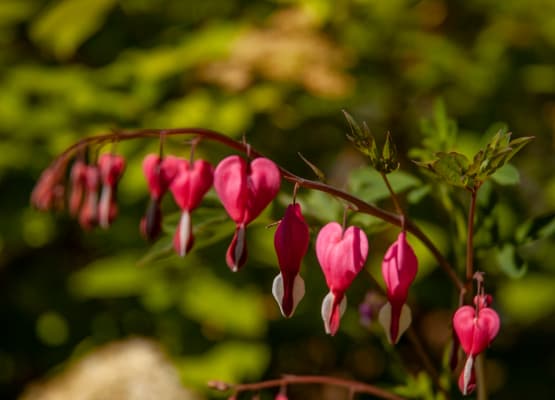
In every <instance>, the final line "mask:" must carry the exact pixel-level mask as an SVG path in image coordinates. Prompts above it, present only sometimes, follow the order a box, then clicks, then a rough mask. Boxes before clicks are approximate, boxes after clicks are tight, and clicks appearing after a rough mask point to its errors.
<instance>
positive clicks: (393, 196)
mask: <svg viewBox="0 0 555 400" xmlns="http://www.w3.org/2000/svg"><path fill="white" fill-rule="evenodd" d="M380 175H381V176H382V179H383V181H384V183H385V186H387V190H388V191H389V195H390V196H391V199H392V200H393V205H394V206H395V210H396V211H397V213H398V214H399V215H405V212H404V211H403V208H402V207H401V203H400V202H399V198H398V197H397V193H395V191H394V190H393V187H391V183H389V178H388V177H387V174H385V173H383V172H381V173H380ZM403 228H404V227H403Z"/></svg>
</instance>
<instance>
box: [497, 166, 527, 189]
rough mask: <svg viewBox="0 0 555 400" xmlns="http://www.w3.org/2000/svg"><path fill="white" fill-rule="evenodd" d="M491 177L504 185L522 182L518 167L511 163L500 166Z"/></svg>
mask: <svg viewBox="0 0 555 400" xmlns="http://www.w3.org/2000/svg"><path fill="white" fill-rule="evenodd" d="M491 178H492V179H493V180H494V181H495V182H497V183H498V184H500V185H503V186H509V185H516V184H518V183H519V182H520V174H519V172H518V169H516V167H515V166H514V165H511V164H505V165H504V166H503V167H501V168H499V169H498V170H497V171H496V172H495V173H494V174H493V175H492V177H491Z"/></svg>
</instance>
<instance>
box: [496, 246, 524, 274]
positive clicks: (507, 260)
mask: <svg viewBox="0 0 555 400" xmlns="http://www.w3.org/2000/svg"><path fill="white" fill-rule="evenodd" d="M496 258H497V264H498V265H499V268H500V269H501V270H502V271H503V272H504V273H505V274H507V276H509V277H511V278H513V279H518V278H522V277H523V276H524V274H526V271H527V270H528V265H527V264H526V263H525V262H523V261H522V260H521V259H520V257H518V255H517V254H516V250H515V247H514V245H512V244H509V243H508V244H505V245H504V246H503V247H502V248H501V249H498V250H497V255H496Z"/></svg>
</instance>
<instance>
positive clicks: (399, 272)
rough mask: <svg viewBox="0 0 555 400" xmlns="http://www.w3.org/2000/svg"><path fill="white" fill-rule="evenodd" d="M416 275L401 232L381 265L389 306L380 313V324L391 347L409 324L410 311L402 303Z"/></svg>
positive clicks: (414, 262) (413, 259)
mask: <svg viewBox="0 0 555 400" xmlns="http://www.w3.org/2000/svg"><path fill="white" fill-rule="evenodd" d="M417 271H418V259H417V258H416V254H414V250H413V249H412V247H411V246H410V245H409V243H408V242H407V235H406V233H405V232H404V231H403V232H401V233H399V236H398V237H397V240H396V241H395V242H394V243H393V244H392V245H391V246H390V247H389V249H387V252H386V253H385V256H384V258H383V261H382V276H383V279H384V281H385V287H386V290H387V299H388V300H389V303H388V304H389V305H388V306H387V305H386V306H384V308H383V309H382V311H380V322H383V324H385V326H384V328H385V330H386V333H387V338H388V340H389V342H390V343H397V342H398V340H399V337H400V336H401V335H402V334H403V332H404V330H406V329H407V328H408V327H409V325H410V323H411V319H412V318H411V316H410V309H409V308H408V306H407V305H406V304H405V302H406V301H407V297H408V294H409V287H410V285H411V283H412V281H414V278H415V277H416V272H417Z"/></svg>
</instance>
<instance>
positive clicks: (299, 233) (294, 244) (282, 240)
mask: <svg viewBox="0 0 555 400" xmlns="http://www.w3.org/2000/svg"><path fill="white" fill-rule="evenodd" d="M309 239H310V235H309V230H308V225H307V223H306V222H305V220H304V218H303V215H302V213H301V206H300V205H299V204H298V203H294V204H290V205H289V206H288V207H287V209H286V210H285V215H284V216H283V218H282V220H281V221H280V222H279V225H278V227H277V229H276V234H275V236H274V247H275V249H276V254H277V257H278V263H279V269H280V271H281V272H280V273H279V274H278V276H276V277H275V279H274V283H273V285H272V294H273V295H274V298H275V299H276V301H277V302H278V304H279V308H280V310H281V313H282V314H283V316H285V317H290V316H291V315H293V312H294V311H295V308H296V307H297V305H298V304H299V302H300V301H301V299H302V298H303V296H304V292H305V290H304V281H303V278H301V277H300V275H299V270H300V269H301V261H302V259H303V257H304V256H305V254H306V252H307V250H308V241H309Z"/></svg>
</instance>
